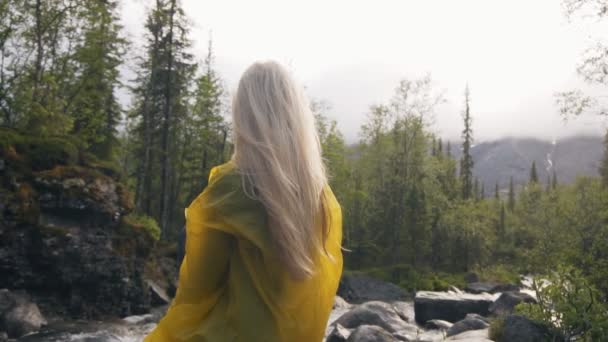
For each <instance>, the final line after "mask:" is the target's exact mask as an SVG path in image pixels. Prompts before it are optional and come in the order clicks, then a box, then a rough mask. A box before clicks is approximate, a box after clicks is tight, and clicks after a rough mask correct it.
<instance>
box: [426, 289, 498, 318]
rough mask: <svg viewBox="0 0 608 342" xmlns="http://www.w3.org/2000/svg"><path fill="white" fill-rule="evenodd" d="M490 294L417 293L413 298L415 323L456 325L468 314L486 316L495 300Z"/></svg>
mask: <svg viewBox="0 0 608 342" xmlns="http://www.w3.org/2000/svg"><path fill="white" fill-rule="evenodd" d="M495 297H497V296H495V295H491V294H487V293H484V294H470V293H463V294H458V293H454V292H448V293H446V292H430V291H419V292H417V293H416V297H415V298H414V311H415V315H416V322H418V323H419V324H421V325H424V324H425V323H426V322H427V321H429V320H431V319H440V320H444V321H448V322H452V323H456V322H458V321H460V320H462V319H464V318H465V317H466V315H467V314H469V313H476V314H480V315H482V316H487V315H488V314H489V313H490V312H489V307H490V304H492V303H493V302H494V300H495Z"/></svg>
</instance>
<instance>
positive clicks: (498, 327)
mask: <svg viewBox="0 0 608 342" xmlns="http://www.w3.org/2000/svg"><path fill="white" fill-rule="evenodd" d="M504 329H505V321H504V318H502V317H496V318H494V319H492V320H491V321H490V332H489V335H490V339H491V340H492V341H502V340H503V334H504Z"/></svg>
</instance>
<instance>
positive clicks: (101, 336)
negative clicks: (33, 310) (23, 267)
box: [0, 276, 546, 342]
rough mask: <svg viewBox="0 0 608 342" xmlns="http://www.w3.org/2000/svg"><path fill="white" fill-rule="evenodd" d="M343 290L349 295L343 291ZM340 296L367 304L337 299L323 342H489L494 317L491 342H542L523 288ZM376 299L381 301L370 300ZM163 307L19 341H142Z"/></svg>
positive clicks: (354, 291) (64, 323)
mask: <svg viewBox="0 0 608 342" xmlns="http://www.w3.org/2000/svg"><path fill="white" fill-rule="evenodd" d="M353 284H359V285H364V286H353ZM371 285H375V286H371ZM345 289H349V291H346V292H345ZM384 290H387V291H384ZM1 293H4V292H2V291H0V294H1ZM339 294H340V295H344V296H351V298H367V299H370V300H365V301H363V302H361V303H358V304H353V303H349V302H347V301H346V300H344V299H343V298H342V297H340V296H337V297H336V300H335V303H334V308H333V311H332V313H331V316H330V319H329V322H328V326H327V330H326V342H371V341H377V342H385V341H386V342H397V341H428V342H431V341H472V342H487V341H493V340H492V339H491V338H490V324H491V322H492V320H495V319H501V320H502V321H503V323H502V325H501V327H500V331H498V332H496V334H497V337H498V338H497V339H496V340H495V341H498V342H501V341H521V342H526V341H543V340H544V334H545V333H546V331H545V330H544V328H543V327H542V326H539V325H537V324H535V323H533V322H531V321H529V320H527V319H526V318H524V317H521V316H518V315H513V309H514V307H515V306H516V305H517V304H518V303H520V302H533V301H534V300H535V299H534V297H532V296H530V295H529V294H527V293H526V288H525V286H521V287H519V286H516V287H514V288H512V291H507V292H496V293H487V292H483V293H477V294H474V293H467V292H464V291H461V290H458V289H455V288H453V289H452V290H451V291H447V292H418V293H416V295H415V297H414V298H413V300H408V299H407V298H408V296H407V295H406V294H405V293H404V292H403V290H400V289H399V288H398V287H394V285H392V284H389V283H385V282H382V281H379V280H375V279H372V278H369V277H366V276H354V277H351V276H347V277H345V278H344V279H343V281H342V286H341V292H340V293H339ZM374 296H378V299H379V298H382V300H373V299H374V298H373V297H374ZM0 298H2V297H0ZM1 307H2V303H1V302H0V308H1ZM165 309H166V306H160V307H156V308H154V309H152V311H151V312H150V313H147V314H144V315H137V316H128V317H126V318H123V319H111V320H105V321H83V320H61V319H59V320H57V319H55V320H49V322H48V324H46V325H42V326H41V327H40V331H39V332H38V333H33V334H29V335H26V336H24V337H22V338H20V339H19V341H29V342H38V341H74V342H90V341H95V342H130V341H140V340H141V339H142V338H143V337H144V336H145V335H146V334H147V333H148V332H149V331H151V330H152V329H153V328H154V326H155V325H156V322H158V320H159V319H160V317H162V314H163V313H164V310H165ZM3 317H4V316H2V313H0V326H2V325H3V324H5V322H4V321H2V319H3ZM42 319H44V318H42ZM44 323H46V322H44ZM1 340H2V339H0V341H1Z"/></svg>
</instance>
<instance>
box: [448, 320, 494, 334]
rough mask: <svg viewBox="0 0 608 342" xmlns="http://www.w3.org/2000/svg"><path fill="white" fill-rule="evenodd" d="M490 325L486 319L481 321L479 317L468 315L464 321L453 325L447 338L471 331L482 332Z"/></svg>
mask: <svg viewBox="0 0 608 342" xmlns="http://www.w3.org/2000/svg"><path fill="white" fill-rule="evenodd" d="M489 327H490V324H488V322H486V321H485V320H484V319H481V317H479V316H478V315H467V317H465V319H463V320H462V321H458V322H456V323H454V325H452V326H451V327H450V328H449V329H448V331H447V336H454V335H458V334H460V333H463V332H465V331H469V330H480V329H486V328H489Z"/></svg>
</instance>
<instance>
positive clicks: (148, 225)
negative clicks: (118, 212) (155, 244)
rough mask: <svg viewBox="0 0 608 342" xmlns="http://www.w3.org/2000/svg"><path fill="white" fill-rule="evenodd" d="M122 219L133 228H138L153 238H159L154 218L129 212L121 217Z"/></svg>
mask: <svg viewBox="0 0 608 342" xmlns="http://www.w3.org/2000/svg"><path fill="white" fill-rule="evenodd" d="M123 221H124V222H125V224H127V225H128V226H130V227H132V228H133V229H138V230H141V231H143V232H145V233H146V234H148V236H150V237H151V238H152V239H153V240H155V241H157V240H158V239H160V228H159V227H158V223H156V220H154V218H152V217H150V216H147V215H144V214H136V213H131V214H129V215H126V216H124V217H123Z"/></svg>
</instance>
